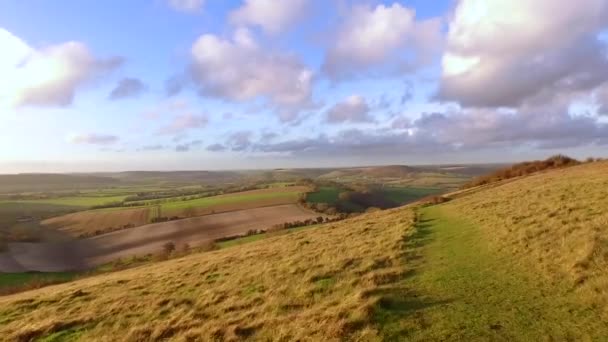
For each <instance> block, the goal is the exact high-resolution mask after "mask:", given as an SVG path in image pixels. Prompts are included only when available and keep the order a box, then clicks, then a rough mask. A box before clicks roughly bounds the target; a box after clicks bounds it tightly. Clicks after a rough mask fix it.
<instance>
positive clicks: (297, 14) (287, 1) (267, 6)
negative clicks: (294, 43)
mask: <svg viewBox="0 0 608 342" xmlns="http://www.w3.org/2000/svg"><path fill="white" fill-rule="evenodd" d="M308 3H309V1H308V0H281V1H276V0H245V2H244V4H243V6H241V7H240V8H238V9H236V10H235V11H233V12H232V13H230V21H231V22H232V24H234V25H238V26H241V25H256V26H260V27H261V28H262V29H263V30H264V31H265V32H267V33H270V34H277V33H281V32H283V31H285V30H286V29H287V28H289V27H290V26H292V25H294V24H295V23H297V22H298V21H299V20H301V19H302V18H303V16H304V15H306V10H307V5H308Z"/></svg>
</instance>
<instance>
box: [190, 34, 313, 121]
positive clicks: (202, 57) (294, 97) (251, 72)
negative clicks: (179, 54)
mask: <svg viewBox="0 0 608 342" xmlns="http://www.w3.org/2000/svg"><path fill="white" fill-rule="evenodd" d="M192 59H193V65H192V70H193V79H194V81H195V83H196V85H197V87H198V89H199V92H200V93H201V94H203V95H210V96H215V97H220V98H225V99H229V100H235V101H246V100H252V99H256V98H259V97H261V98H265V99H268V100H270V101H271V103H272V104H274V105H276V106H278V107H279V108H280V110H282V111H286V110H291V109H293V110H297V109H300V108H302V107H305V106H308V105H310V103H311V95H312V82H313V72H312V71H311V70H310V69H309V68H307V67H306V66H305V65H303V64H302V63H301V62H300V61H299V59H298V58H297V57H296V56H294V55H290V54H281V53H273V52H271V51H268V50H266V49H264V48H262V47H260V46H258V45H257V43H256V42H255V40H254V39H253V37H252V36H251V35H250V33H249V31H247V30H245V29H240V30H237V31H236V32H235V35H234V37H233V39H232V40H227V39H222V38H220V37H218V36H215V35H212V34H205V35H202V36H200V37H199V38H198V39H197V40H196V42H195V43H194V44H193V46H192Z"/></svg>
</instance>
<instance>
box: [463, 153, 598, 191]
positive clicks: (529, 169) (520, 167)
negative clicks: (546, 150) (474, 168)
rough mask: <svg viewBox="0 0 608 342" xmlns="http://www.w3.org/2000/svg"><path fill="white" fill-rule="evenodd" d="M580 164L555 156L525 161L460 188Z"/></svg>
mask: <svg viewBox="0 0 608 342" xmlns="http://www.w3.org/2000/svg"><path fill="white" fill-rule="evenodd" d="M598 160H599V159H594V158H588V159H587V160H586V162H594V161H598ZM579 164H582V162H581V161H579V160H576V159H574V158H570V157H568V156H565V155H561V154H558V155H555V156H552V157H549V158H547V159H545V160H535V161H527V162H522V163H517V164H513V165H511V166H509V167H505V168H502V169H499V170H496V171H494V172H492V173H490V174H488V175H485V176H480V177H477V178H474V179H473V180H471V181H470V182H468V183H466V184H465V185H463V186H462V188H463V189H467V188H472V187H475V186H480V185H485V184H490V183H494V182H499V181H501V180H505V179H510V178H515V177H521V176H526V175H530V174H533V173H537V172H540V171H545V170H551V169H559V168H564V167H570V166H575V165H579Z"/></svg>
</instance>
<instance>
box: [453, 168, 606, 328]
mask: <svg viewBox="0 0 608 342" xmlns="http://www.w3.org/2000/svg"><path fill="white" fill-rule="evenodd" d="M606 189H608V162H597V163H588V164H584V165H579V166H576V167H571V168H567V169H561V170H556V171H552V172H548V173H542V174H538V175H534V176H529V177H526V178H524V179H521V180H518V181H517V182H511V183H507V184H504V185H502V186H500V187H496V188H494V189H492V190H491V191H478V192H476V193H472V194H470V195H468V196H464V197H462V198H460V199H458V200H454V201H452V202H450V203H449V204H448V208H451V209H452V211H454V212H458V213H459V215H461V216H465V217H468V218H469V219H470V220H471V221H472V222H473V223H475V224H477V225H479V227H481V228H483V232H485V234H487V238H488V240H489V241H492V243H493V245H494V247H495V248H496V249H500V250H503V251H505V252H507V253H508V254H509V258H510V259H513V260H517V262H519V263H522V264H524V265H526V266H527V267H528V268H529V269H532V270H536V272H539V273H542V274H543V275H544V276H545V277H547V278H548V279H552V280H554V281H558V280H561V279H563V280H566V281H567V282H568V283H569V285H570V287H571V289H572V290H573V291H576V292H577V293H579V294H581V300H583V301H584V302H586V303H587V304H588V305H589V306H591V307H596V308H599V309H600V310H602V311H603V313H604V319H608V290H607V289H608V275H607V273H606V269H608V229H607V227H606V222H608V192H606Z"/></svg>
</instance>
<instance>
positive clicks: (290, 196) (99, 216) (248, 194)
mask: <svg viewBox="0 0 608 342" xmlns="http://www.w3.org/2000/svg"><path fill="white" fill-rule="evenodd" d="M308 190H309V188H308V187H305V186H292V187H277V188H269V189H259V190H250V191H243V192H238V193H231V194H225V195H218V196H212V197H204V198H200V199H195V200H190V201H181V200H174V201H170V202H167V203H162V204H160V207H161V212H162V216H168V217H171V216H177V217H182V218H187V217H195V216H202V215H209V214H217V213H225V212H231V211H236V210H246V209H254V208H262V207H272V206H277V205H282V204H292V203H296V201H297V199H298V195H299V194H300V193H302V192H306V191H308ZM143 203H146V202H145V201H143V202H142V204H143ZM156 207H158V206H149V207H139V208H116V209H100V210H89V211H81V212H77V213H73V214H68V215H64V216H59V217H54V218H51V219H47V220H44V221H42V225H43V226H47V227H51V228H55V229H59V230H60V231H63V232H66V233H68V234H70V235H72V236H74V237H91V236H95V235H100V234H105V233H109V232H113V231H116V230H120V229H125V228H133V227H138V226H142V225H145V224H148V223H150V219H151V218H152V217H153V216H154V215H155V214H153V213H155V210H156Z"/></svg>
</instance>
